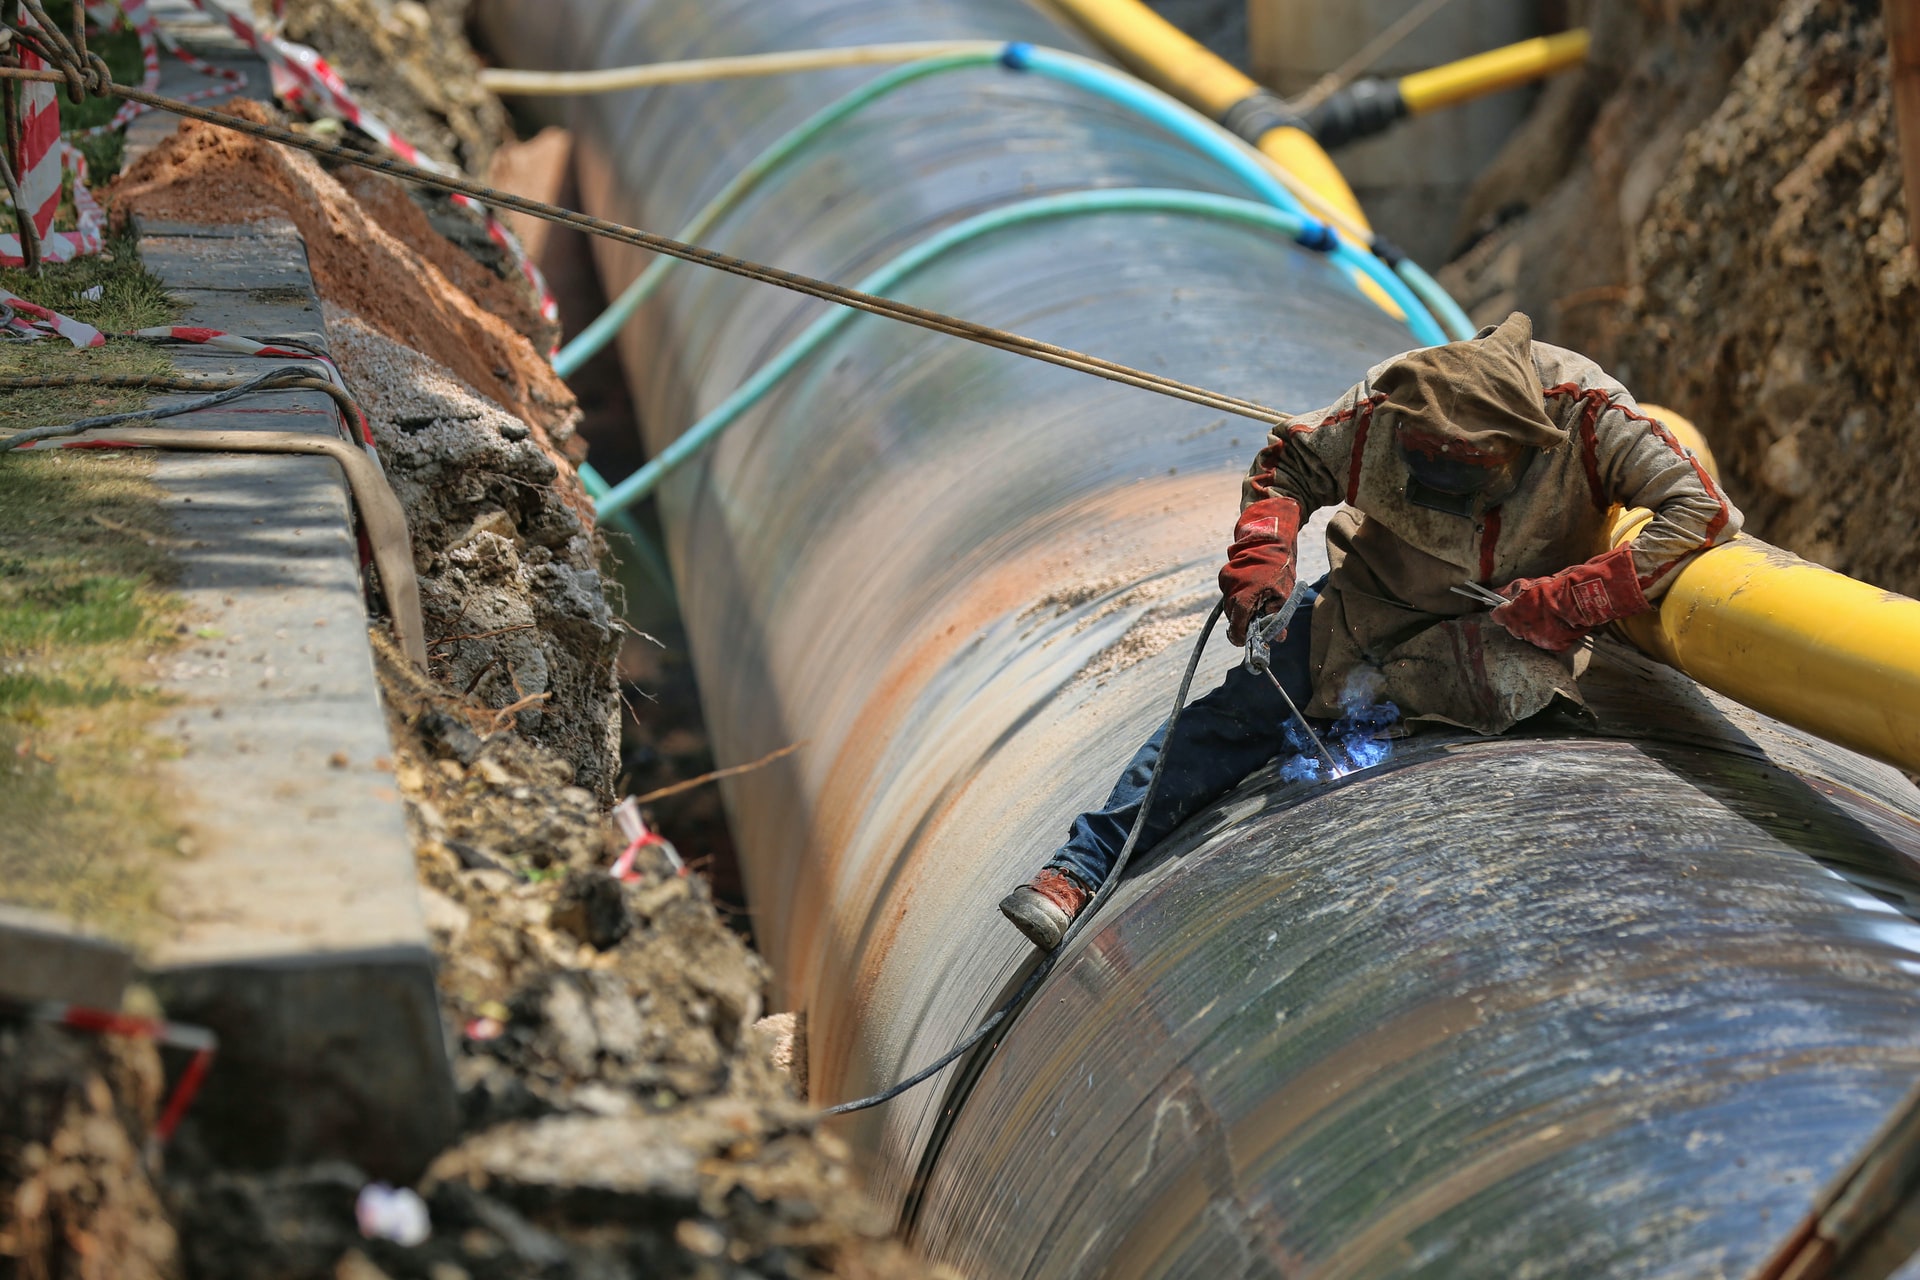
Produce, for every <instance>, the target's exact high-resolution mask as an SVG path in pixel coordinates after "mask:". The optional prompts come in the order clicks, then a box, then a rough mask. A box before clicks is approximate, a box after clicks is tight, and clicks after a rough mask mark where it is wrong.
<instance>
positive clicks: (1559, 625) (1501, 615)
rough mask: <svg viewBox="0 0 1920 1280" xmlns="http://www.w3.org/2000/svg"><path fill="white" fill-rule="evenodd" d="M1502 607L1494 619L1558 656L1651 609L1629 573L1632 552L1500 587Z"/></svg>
mask: <svg viewBox="0 0 1920 1280" xmlns="http://www.w3.org/2000/svg"><path fill="white" fill-rule="evenodd" d="M1500 594H1501V595H1503V596H1505V597H1506V598H1507V602H1506V603H1505V604H1503V605H1500V606H1499V607H1497V608H1496V609H1494V611H1493V620H1494V621H1495V622H1497V623H1499V624H1500V625H1501V626H1503V627H1505V628H1506V629H1507V630H1508V632H1510V633H1511V634H1512V635H1514V636H1516V637H1517V638H1519V639H1521V640H1525V641H1526V642H1527V643H1528V644H1532V645H1538V646H1539V647H1540V648H1542V649H1546V650H1548V651H1549V652H1551V653H1562V652H1565V651H1566V650H1568V649H1571V648H1572V647H1573V646H1574V645H1575V644H1578V643H1579V642H1580V640H1581V639H1583V638H1584V637H1586V636H1588V635H1590V634H1592V633H1593V632H1595V631H1597V630H1599V629H1600V628H1601V627H1604V626H1605V625H1606V624H1607V623H1609V622H1612V621H1614V620H1615V619H1618V618H1631V617H1632V616H1633V615H1634V614H1636V613H1645V612H1646V611H1647V610H1648V609H1651V608H1652V607H1653V606H1652V605H1650V604H1648V603H1647V597H1646V594H1645V593H1644V592H1642V591H1641V590H1640V579H1639V577H1638V576H1637V575H1636V574H1635V573H1634V571H1633V548H1632V547H1631V546H1618V547H1615V548H1614V549H1613V550H1611V551H1609V552H1607V553H1606V554H1604V555H1598V556H1595V557H1594V558H1593V559H1591V560H1583V561H1581V562H1580V563H1579V564H1576V565H1570V566H1568V567H1567V568H1565V569H1562V570H1561V571H1560V572H1558V573H1556V574H1554V575H1552V576H1551V577H1546V578H1521V579H1518V580H1517V581H1514V582H1509V583H1508V584H1507V585H1506V586H1504V587H1501V588H1500Z"/></svg>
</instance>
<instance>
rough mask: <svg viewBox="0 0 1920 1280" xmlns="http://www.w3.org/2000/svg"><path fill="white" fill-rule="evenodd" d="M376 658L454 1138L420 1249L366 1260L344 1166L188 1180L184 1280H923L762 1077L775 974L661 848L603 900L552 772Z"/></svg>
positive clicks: (781, 1085)
mask: <svg viewBox="0 0 1920 1280" xmlns="http://www.w3.org/2000/svg"><path fill="white" fill-rule="evenodd" d="M375 650H376V657H377V659H378V666H379V669H380V674H381V676H382V680H383V683H384V685H385V688H386V691H387V705H388V711H389V716H390V721H391V725H392V729H393V737H394V744H395V757H394V776H395V779H396V781H397V783H398V784H399V787H400V790H401V792H402V794H403V795H404V796H405V797H406V799H407V801H408V803H409V809H410V814H411V817H412V819H413V824H414V830H415V835H416V839H417V856H418V861H419V868H420V875H421V880H422V885H423V888H422V893H423V895H424V900H425V904H426V909H427V918H428V922H429V927H430V929H431V931H432V936H433V942H434V946H435V948H436V950H437V951H438V953H439V957H440V964H441V980H440V990H441V1001H442V1007H443V1011H444V1015H445V1018H446V1021H447V1024H448V1026H449V1028H450V1029H452V1030H453V1033H454V1038H455V1041H456V1044H457V1046H458V1048H457V1058H456V1071H457V1075H458V1079H459V1083H460V1088H461V1098H462V1113H463V1130H464V1132H463V1135H462V1137H461V1138H460V1140H459V1141H458V1142H457V1143H456V1144H455V1145H454V1146H453V1147H452V1148H451V1149H450V1150H448V1151H447V1152H445V1153H444V1154H443V1155H442V1156H441V1157H440V1158H439V1159H438V1160H437V1161H436V1162H435V1163H434V1165H433V1167H432V1169H431V1170H430V1171H429V1173H428V1175H427V1177H426V1178H425V1179H424V1180H423V1182H422V1183H421V1185H420V1194H421V1195H422V1196H423V1197H424V1199H425V1201H426V1204H427V1207H428V1210H429V1212H430V1215H431V1219H432V1225H433V1232H432V1235H431V1237H430V1238H429V1239H428V1240H427V1241H425V1242H424V1243H421V1244H419V1245H416V1246H412V1247H403V1246H401V1245H398V1244H395V1243H392V1242H390V1241H386V1240H379V1239H374V1240H368V1239H364V1238H362V1237H361V1236H360V1234H359V1233H358V1231H357V1230H356V1228H355V1225H354V1216H353V1207H354V1200H355V1197H356V1195H357V1194H358V1193H359V1189H360V1187H361V1185H362V1184H363V1182H364V1178H363V1176H362V1175H360V1174H359V1173H358V1171H356V1170H354V1169H352V1168H350V1167H347V1166H344V1165H337V1164H329V1165H317V1166H312V1167H309V1168H305V1169H293V1170H284V1171H281V1172H279V1173H276V1174H272V1175H267V1176H264V1177H263V1176H259V1175H246V1176H240V1175H228V1174H212V1175H205V1176H197V1177H193V1178H190V1179H182V1180H181V1181H179V1182H178V1183H177V1184H176V1187H175V1200H176V1209H177V1214H178V1221H179V1223H180V1228H181V1236H182V1240H183V1246H184V1252H185V1255H186V1259H187V1261H188V1263H189V1265H190V1268H191V1272H192V1274H194V1275H196V1276H203V1277H249V1278H251V1277H261V1278H262V1280H264V1278H265V1277H275V1278H276V1280H281V1278H287V1280H299V1278H301V1277H309V1276H310V1277H326V1276H333V1277H342V1276H353V1277H373V1276H390V1277H396V1278H397V1280H408V1278H411V1277H419V1278H420V1280H441V1278H442V1277H445V1276H447V1275H451V1274H465V1275H467V1276H470V1277H474V1278H475V1280H488V1278H491V1277H500V1278H501V1280H506V1278H507V1277H515V1278H517V1277H522V1276H528V1275H536V1274H537V1275H540V1276H545V1277H583V1278H584V1277H596V1278H598V1277H625V1276H633V1277H639V1276H648V1277H654V1276H663V1277H678V1276H689V1277H692V1276H713V1277H719V1276H723V1275H724V1276H730V1277H731V1276H742V1275H764V1276H788V1277H805V1276H819V1275H828V1274H832V1275H843V1276H861V1277H865V1276H873V1277H895V1276H898V1277H907V1276H923V1275H927V1274H929V1273H928V1271H927V1269H926V1268H925V1267H923V1266H922V1265H921V1264H919V1263H918V1262H916V1261H915V1260H914V1259H912V1258H911V1256H910V1255H909V1254H908V1253H907V1252H906V1250H905V1249H904V1248H903V1247H902V1246H900V1245H898V1244H896V1243H893V1242H891V1241H889V1240H888V1239H887V1238H886V1237H887V1231H886V1223H885V1221H884V1219H883V1218H881V1217H879V1216H878V1215H876V1214H875V1213H874V1212H873V1211H872V1210H871V1209H870V1208H869V1207H868V1206H867V1205H866V1204H865V1202H864V1201H862V1200H861V1198H860V1197H859V1194H858V1192H857V1190H856V1189H855V1188H854V1186H853V1184H852V1178H851V1175H850V1173H849V1171H848V1159H849V1153H848V1151H847V1149H846V1148H845V1147H844V1146H843V1145H842V1144H841V1143H840V1142H839V1141H838V1140H837V1139H835V1138H834V1137H833V1136H832V1135H830V1134H828V1133H826V1132H824V1131H823V1130H821V1129H820V1128H819V1126H818V1121H817V1116H816V1115H815V1114H814V1113H813V1112H811V1111H810V1110H809V1109H808V1108H806V1107H805V1106H804V1105H802V1104H801V1103H800V1102H799V1101H798V1100H797V1099H796V1098H795V1097H794V1094H793V1091H792V1089H791V1087H790V1085H789V1078H788V1076H787V1075H786V1074H785V1073H783V1072H782V1071H781V1070H779V1069H778V1068H777V1067H776V1066H775V1065H774V1057H775V1045H774V1043H773V1040H772V1038H771V1037H770V1036H769V1035H768V1034H767V1033H766V1032H764V1031H762V1030H759V1029H757V1028H756V1022H757V1021H758V1020H759V1018H760V1016H761V1014H762V1012H763V1009H764V1001H765V993H766V987H767V978H768V974H767V971H766V968H765V966H764V965H763V964H762V963H761V961H760V960H759V959H758V957H756V956H755V955H754V954H753V953H752V952H751V951H750V950H749V949H748V948H747V947H746V945H745V944H744V943H743V942H742V941H741V940H740V938H739V937H738V936H737V935H736V934H734V933H733V932H732V931H731V930H729V929H727V928H726V927H725V926H724V925H723V924H721V923H720V921H719V919H718V917H717V916H716V915H715V914H714V911H713V909H712V905H711V903H710V901H709V897H708V891H707V889H706V886H705V884H704V882H703V881H702V880H701V879H700V878H699V877H698V876H690V875H687V874H685V873H684V872H682V871H680V870H678V869H677V868H675V867H674V866H673V864H672V863H671V861H670V860H669V859H668V858H667V857H666V856H665V855H664V854H662V853H660V852H658V851H657V849H653V848H650V849H647V850H643V851H642V856H641V857H640V858H639V859H638V860H637V863H636V867H635V870H636V872H637V875H636V877H635V878H633V879H631V880H628V881H625V882H622V881H620V880H616V879H615V878H614V877H612V876H611V875H609V874H608V870H607V868H608V865H609V863H610V862H611V861H612V859H613V858H614V856H615V854H616V853H617V851H618V846H617V844H616V843H615V842H614V841H613V840H612V839H611V837H610V833H609V831H608V829H607V827H606V825H605V822H604V820H603V818H602V817H601V813H602V810H601V808H600V806H599V805H598V804H596V803H595V802H594V799H593V797H592V796H591V795H589V794H588V793H587V792H585V791H584V790H582V789H580V788H578V787H574V786H571V785H569V782H568V778H569V774H570V768H569V766H568V764H567V763H566V762H565V761H564V760H561V759H559V758H558V757H556V756H554V755H553V754H552V753H550V752H547V751H545V750H543V749H541V748H539V747H538V746H535V745H533V744H532V743H529V742H528V741H526V740H525V739H523V738H521V737H520V736H518V735H517V734H515V733H513V732H511V730H510V729H503V728H502V727H500V724H499V720H498V717H497V714H496V713H495V712H494V710H493V709H492V708H491V707H488V706H486V705H485V704H483V703H480V702H478V701H477V700H475V699H472V698H466V697H461V696H458V695H454V694H450V693H449V692H447V691H446V689H445V687H444V686H443V685H441V684H440V683H439V682H437V681H435V680H432V679H430V678H427V677H423V676H421V675H420V674H419V673H417V672H415V671H413V670H412V669H411V668H409V667H408V666H407V665H406V663H405V662H404V661H402V660H401V659H399V657H398V655H397V654H396V653H394V651H393V650H392V649H391V647H390V646H389V645H388V644H387V643H386V642H385V641H384V640H382V639H380V638H378V637H376V640H375ZM449 1267H457V1268H459V1272H458V1273H455V1272H451V1271H449V1270H448V1268H449Z"/></svg>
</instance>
